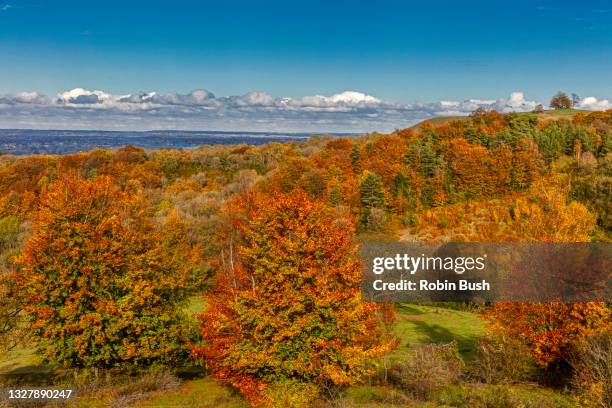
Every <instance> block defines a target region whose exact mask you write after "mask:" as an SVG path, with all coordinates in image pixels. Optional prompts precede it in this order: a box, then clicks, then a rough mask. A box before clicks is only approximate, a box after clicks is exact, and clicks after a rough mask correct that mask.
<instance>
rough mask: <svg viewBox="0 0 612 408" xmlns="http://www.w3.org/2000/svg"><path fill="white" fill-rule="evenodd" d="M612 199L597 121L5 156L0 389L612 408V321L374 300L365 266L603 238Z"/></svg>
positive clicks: (266, 401) (609, 116)
mask: <svg viewBox="0 0 612 408" xmlns="http://www.w3.org/2000/svg"><path fill="white" fill-rule="evenodd" d="M610 197H612V111H610V110H608V111H594V112H586V111H577V110H572V109H559V110H556V111H543V112H530V113H509V114H501V113H498V112H496V111H487V110H483V109H479V110H476V111H474V112H472V114H471V115H469V116H466V117H460V118H449V119H444V120H440V119H435V120H430V121H424V122H421V123H420V124H418V125H416V126H414V127H412V128H406V129H398V130H396V131H394V132H392V133H389V134H379V133H370V134H367V135H365V136H360V137H346V138H340V137H331V136H329V137H325V136H319V137H312V138H310V139H309V140H308V141H306V142H283V143H266V144H263V145H259V146H251V145H247V144H241V145H218V146H201V147H198V148H195V149H189V150H144V149H141V148H138V147H134V146H126V147H122V148H119V149H113V150H110V149H109V150H103V149H96V150H92V151H89V152H83V153H77V154H69V155H32V156H23V157H19V156H12V155H0V387H5V386H17V385H19V386H54V387H60V386H68V385H69V386H71V387H72V388H75V389H76V390H77V397H76V398H75V399H73V400H71V401H69V402H67V404H68V406H83V407H88V406H113V407H119V406H126V407H127V406H137V407H140V406H143V407H146V406H167V407H172V406H186V407H230V406H264V407H305V406H314V407H327V406H337V407H374V406H407V407H413V406H415V407H420V406H423V407H424V406H427V407H437V406H452V407H517V406H521V407H534V408H535V407H559V406H565V407H574V406H583V407H606V406H610V405H611V404H612V391H611V389H612V374H611V371H610V370H611V367H612V362H611V358H612V331H611V328H612V327H611V324H612V319H611V314H612V311H611V309H610V304H608V303H595V302H585V303H561V302H556V303H512V302H494V303H490V304H489V303H487V304H484V303H469V302H466V303H452V302H446V303H444V302H440V303H427V304H376V303H370V302H365V301H364V300H363V299H362V294H361V290H360V281H361V259H360V257H359V254H358V250H359V246H360V244H361V243H362V242H365V241H367V240H370V239H378V240H388V241H394V240H399V241H408V242H431V243H439V242H610V240H611V239H612V206H611V205H610ZM2 403H3V402H2V400H0V406H2Z"/></svg>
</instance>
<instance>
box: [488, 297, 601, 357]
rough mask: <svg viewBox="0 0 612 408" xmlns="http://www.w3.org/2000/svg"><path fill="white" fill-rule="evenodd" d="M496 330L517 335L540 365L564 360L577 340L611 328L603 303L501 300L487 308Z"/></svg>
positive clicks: (513, 335) (515, 336)
mask: <svg viewBox="0 0 612 408" xmlns="http://www.w3.org/2000/svg"><path fill="white" fill-rule="evenodd" d="M487 317H488V319H489V321H490V322H491V323H492V327H493V329H494V330H495V331H497V332H499V333H502V334H505V335H510V336H512V337H514V338H519V339H521V340H522V341H524V342H525V343H526V344H527V345H528V346H529V349H530V351H531V354H532V356H533V359H534V360H535V362H536V363H537V364H538V365H540V366H541V367H543V368H556V367H559V365H560V364H563V363H564V362H567V360H568V358H569V357H570V355H571V353H572V351H573V349H574V347H575V346H576V344H577V343H578V341H579V340H581V339H583V338H584V337H586V336H588V335H590V334H593V333H596V332H598V331H605V330H610V329H612V325H611V321H612V312H611V310H610V308H609V307H608V306H607V305H606V304H605V303H598V302H584V303H563V302H549V303H545V302H542V303H527V302H500V303H496V304H495V305H494V306H493V307H492V308H491V309H489V311H488V312H487Z"/></svg>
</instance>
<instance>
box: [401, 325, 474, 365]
mask: <svg viewBox="0 0 612 408" xmlns="http://www.w3.org/2000/svg"><path fill="white" fill-rule="evenodd" d="M408 323H409V324H412V325H413V327H414V329H415V331H416V332H418V333H420V334H421V335H423V336H425V337H426V338H427V342H428V343H450V342H451V341H453V340H455V341H457V346H458V349H459V353H461V354H462V355H463V356H465V357H467V356H470V355H471V354H473V353H474V343H475V341H476V340H477V338H478V337H477V336H475V335H474V336H472V335H468V336H465V335H461V334H457V333H453V332H452V331H450V330H448V329H447V328H445V327H442V326H439V325H437V324H429V323H427V322H424V321H421V320H411V321H409V322H408ZM408 346H410V345H408Z"/></svg>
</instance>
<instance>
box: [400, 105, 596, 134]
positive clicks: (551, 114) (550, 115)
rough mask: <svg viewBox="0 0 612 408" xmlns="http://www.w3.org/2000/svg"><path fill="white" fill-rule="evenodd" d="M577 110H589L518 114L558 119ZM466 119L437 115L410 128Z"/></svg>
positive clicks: (543, 118)
mask: <svg viewBox="0 0 612 408" xmlns="http://www.w3.org/2000/svg"><path fill="white" fill-rule="evenodd" d="M579 112H582V113H589V111H586V110H582V109H552V110H546V111H544V112H541V113H532V112H523V113H519V114H520V115H529V116H534V117H537V118H539V119H540V120H542V121H549V120H558V119H571V118H572V117H574V115H576V114H577V113H579ZM467 119H469V116H438V117H435V118H429V119H425V120H424V121H422V122H419V123H417V124H416V125H414V126H412V129H418V128H420V127H421V126H423V124H424V123H431V124H433V125H443V124H445V123H448V122H451V121H453V120H467Z"/></svg>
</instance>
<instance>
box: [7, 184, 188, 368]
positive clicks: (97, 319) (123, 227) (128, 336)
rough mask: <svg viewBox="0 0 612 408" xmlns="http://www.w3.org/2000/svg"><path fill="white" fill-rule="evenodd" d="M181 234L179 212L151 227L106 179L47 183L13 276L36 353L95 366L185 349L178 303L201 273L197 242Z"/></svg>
mask: <svg viewBox="0 0 612 408" xmlns="http://www.w3.org/2000/svg"><path fill="white" fill-rule="evenodd" d="M140 195H142V192H141V194H140ZM185 237H186V234H185V224H184V223H183V222H182V221H181V220H180V219H179V218H178V217H177V216H175V215H171V216H169V217H168V219H167V220H166V223H165V224H164V225H163V226H162V227H159V228H158V227H156V226H155V225H154V224H153V223H151V221H150V220H149V217H148V215H147V213H146V206H145V205H144V204H143V202H142V199H140V198H138V196H137V195H136V194H133V193H128V192H124V191H121V190H120V189H119V188H118V187H117V183H116V181H115V180H114V179H112V178H110V177H98V178H96V179H94V180H82V179H80V178H78V177H68V176H66V177H64V178H62V179H60V180H58V181H56V182H54V183H52V184H50V185H49V186H48V187H47V188H46V189H44V190H43V192H42V193H41V197H40V208H39V210H38V211H37V212H36V213H35V215H34V227H33V231H32V236H31V237H30V238H29V240H28V241H27V242H26V244H25V248H24V251H23V254H22V256H21V257H20V258H19V260H18V262H19V264H20V266H21V269H20V271H19V273H18V277H17V279H18V282H19V284H20V287H21V290H22V291H23V293H24V306H25V311H26V312H27V313H28V315H29V316H30V317H31V321H32V328H33V330H34V332H35V334H36V335H37V336H38V337H39V340H40V343H39V346H40V351H41V352H42V354H43V355H44V356H45V357H46V358H48V359H49V360H51V361H55V362H58V363H60V364H62V365H64V366H97V367H100V366H102V367H109V366H117V365H131V364H149V363H152V362H162V363H164V362H166V363H171V362H176V361H178V360H179V359H181V358H184V357H186V355H188V351H186V346H185V342H184V341H183V339H182V337H183V336H186V337H187V336H188V333H186V331H185V328H184V324H183V323H182V322H183V321H184V320H183V319H182V315H181V312H180V309H179V307H178V302H179V301H181V300H183V299H184V298H185V297H186V296H187V295H188V294H189V288H190V286H192V285H193V279H194V278H195V277H197V268H196V267H195V265H196V264H197V257H196V251H197V248H193V247H192V246H191V245H190V243H189V242H187V240H186V238H185Z"/></svg>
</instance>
